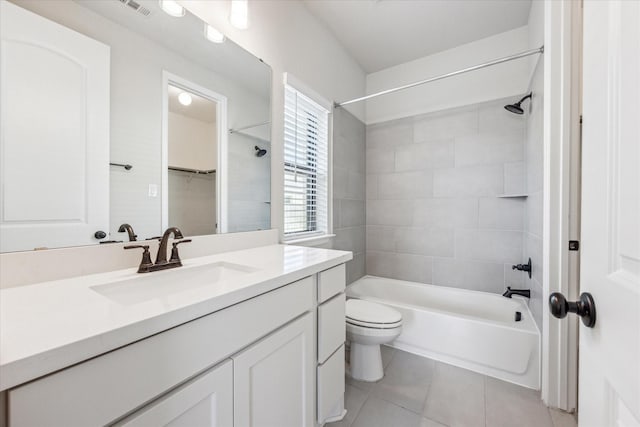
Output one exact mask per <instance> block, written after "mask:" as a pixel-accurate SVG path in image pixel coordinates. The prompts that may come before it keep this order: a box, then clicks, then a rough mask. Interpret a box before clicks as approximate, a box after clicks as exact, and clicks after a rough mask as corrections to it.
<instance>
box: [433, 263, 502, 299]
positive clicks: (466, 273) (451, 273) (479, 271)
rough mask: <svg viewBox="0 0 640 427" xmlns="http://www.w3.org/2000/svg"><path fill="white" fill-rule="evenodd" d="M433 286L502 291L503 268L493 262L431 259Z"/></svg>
mask: <svg viewBox="0 0 640 427" xmlns="http://www.w3.org/2000/svg"><path fill="white" fill-rule="evenodd" d="M433 284H434V285H439V286H452V287H455V288H466V289H474V290H477V291H485V292H496V293H500V292H503V291H504V266H503V264H500V263H495V262H479V261H464V260H457V259H454V258H434V259H433Z"/></svg>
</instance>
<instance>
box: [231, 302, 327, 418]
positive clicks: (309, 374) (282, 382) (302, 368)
mask: <svg viewBox="0 0 640 427" xmlns="http://www.w3.org/2000/svg"><path fill="white" fill-rule="evenodd" d="M312 353H313V321H312V316H311V314H310V313H309V314H306V315H305V316H303V317H301V318H300V319H298V320H296V321H294V322H292V323H290V324H289V325H287V326H285V327H283V328H282V329H280V330H278V331H276V332H274V333H273V334H271V335H269V336H268V337H266V338H264V339H263V340H261V341H259V342H258V343H256V344H254V345H253V346H251V347H249V348H248V349H247V350H245V351H243V352H242V353H240V354H238V355H237V356H234V357H233V365H234V366H233V394H234V396H233V414H234V421H235V425H236V426H239V427H308V426H312V425H314V422H313V408H314V401H313V388H314V363H315V357H314V355H313V354H312Z"/></svg>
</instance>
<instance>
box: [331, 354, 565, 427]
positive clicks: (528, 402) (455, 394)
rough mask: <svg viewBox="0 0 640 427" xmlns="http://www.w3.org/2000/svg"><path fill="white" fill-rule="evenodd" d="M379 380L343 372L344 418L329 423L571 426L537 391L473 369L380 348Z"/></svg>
mask: <svg viewBox="0 0 640 427" xmlns="http://www.w3.org/2000/svg"><path fill="white" fill-rule="evenodd" d="M382 349H383V351H382V359H383V363H384V365H385V376H384V378H383V379H382V380H380V381H378V382H377V383H365V382H359V381H355V380H353V379H351V378H349V377H347V386H346V395H345V405H346V408H347V411H348V412H347V416H346V417H345V419H344V420H342V421H340V422H337V423H331V424H327V426H328V427H441V426H449V427H458V426H459V427H475V426H481V427H529V426H531V427H575V426H576V422H575V419H574V418H573V416H572V415H570V414H566V413H564V412H561V411H556V410H553V409H551V410H550V409H548V408H547V407H546V406H545V405H544V404H543V403H542V401H541V400H540V397H539V393H537V392H535V391H533V390H529V389H526V388H523V387H519V386H516V385H513V384H509V383H506V382H504V381H500V380H496V379H494V378H491V377H487V376H484V375H481V374H477V373H475V372H471V371H467V370H465V369H461V368H457V367H455V366H451V365H447V364H444V363H440V362H436V361H434V360H430V359H426V358H423V357H419V356H415V355H413V354H410V353H406V352H404V351H400V350H394V349H392V348H390V347H385V346H383V347H382Z"/></svg>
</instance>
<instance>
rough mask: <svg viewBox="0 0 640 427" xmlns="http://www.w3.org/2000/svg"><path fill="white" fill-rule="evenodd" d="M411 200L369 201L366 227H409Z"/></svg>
mask: <svg viewBox="0 0 640 427" xmlns="http://www.w3.org/2000/svg"><path fill="white" fill-rule="evenodd" d="M413 205H414V202H413V200H369V201H368V203H367V225H405V226H409V225H411V222H412V221H413Z"/></svg>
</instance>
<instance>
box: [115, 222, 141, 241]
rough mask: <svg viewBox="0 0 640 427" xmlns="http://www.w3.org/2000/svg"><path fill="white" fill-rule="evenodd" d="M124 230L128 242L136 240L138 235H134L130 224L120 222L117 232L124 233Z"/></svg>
mask: <svg viewBox="0 0 640 427" xmlns="http://www.w3.org/2000/svg"><path fill="white" fill-rule="evenodd" d="M125 231H126V232H127V234H128V235H129V241H130V242H135V241H136V240H137V238H138V236H137V235H136V233H134V232H133V227H132V226H130V225H129V224H126V223H125V224H122V225H121V226H120V228H118V233H124V232H125Z"/></svg>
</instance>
